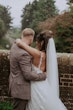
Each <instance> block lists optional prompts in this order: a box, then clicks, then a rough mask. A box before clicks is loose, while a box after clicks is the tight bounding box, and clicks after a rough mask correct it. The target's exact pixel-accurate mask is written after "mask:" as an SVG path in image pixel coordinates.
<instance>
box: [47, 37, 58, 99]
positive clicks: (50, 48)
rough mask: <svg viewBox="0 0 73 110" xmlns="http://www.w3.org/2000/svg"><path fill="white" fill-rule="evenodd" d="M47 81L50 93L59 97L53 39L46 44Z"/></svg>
mask: <svg viewBox="0 0 73 110" xmlns="http://www.w3.org/2000/svg"><path fill="white" fill-rule="evenodd" d="M46 62H47V64H46V70H47V79H48V82H49V85H50V86H51V89H52V91H53V92H54V94H56V95H57V96H58V97H59V80H58V79H59V78H58V64H57V55H56V49H55V43H54V39H53V38H50V39H49V40H48V44H47V61H46Z"/></svg>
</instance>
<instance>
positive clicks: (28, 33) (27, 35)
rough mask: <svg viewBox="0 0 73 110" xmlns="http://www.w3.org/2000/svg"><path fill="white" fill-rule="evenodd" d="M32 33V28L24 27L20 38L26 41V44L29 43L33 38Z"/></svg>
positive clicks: (33, 33)
mask: <svg viewBox="0 0 73 110" xmlns="http://www.w3.org/2000/svg"><path fill="white" fill-rule="evenodd" d="M34 35H35V32H34V30H33V29H31V28H25V29H24V30H23V31H22V36H21V38H22V40H23V41H24V42H26V43H27V44H28V45H31V44H32V42H33V39H34Z"/></svg>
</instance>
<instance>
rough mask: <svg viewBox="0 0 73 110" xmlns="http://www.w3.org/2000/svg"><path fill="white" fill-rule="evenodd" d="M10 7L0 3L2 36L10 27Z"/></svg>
mask: <svg viewBox="0 0 73 110" xmlns="http://www.w3.org/2000/svg"><path fill="white" fill-rule="evenodd" d="M9 10H10V8H9V7H5V6H2V5H0V29H1V33H0V34H1V35H0V37H3V36H4V34H5V33H6V32H7V31H8V29H10V27H11V26H10V24H11V21H12V18H11V16H10V12H9Z"/></svg>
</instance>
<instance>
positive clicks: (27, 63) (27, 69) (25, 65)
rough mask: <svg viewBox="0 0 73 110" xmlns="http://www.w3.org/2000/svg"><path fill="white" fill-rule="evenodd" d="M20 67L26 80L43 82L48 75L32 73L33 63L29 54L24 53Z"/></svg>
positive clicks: (20, 60)
mask: <svg viewBox="0 0 73 110" xmlns="http://www.w3.org/2000/svg"><path fill="white" fill-rule="evenodd" d="M19 65H20V68H21V71H22V74H23V76H24V78H25V79H26V80H31V81H41V80H45V79H46V74H44V73H40V74H37V73H36V72H35V71H32V62H31V57H30V55H29V54H27V53H24V54H23V55H21V56H20V58H19Z"/></svg>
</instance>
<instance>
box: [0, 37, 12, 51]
mask: <svg viewBox="0 0 73 110" xmlns="http://www.w3.org/2000/svg"><path fill="white" fill-rule="evenodd" d="M10 47H11V44H10V42H9V41H8V39H7V38H5V37H3V38H2V39H1V40H0V49H10Z"/></svg>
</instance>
